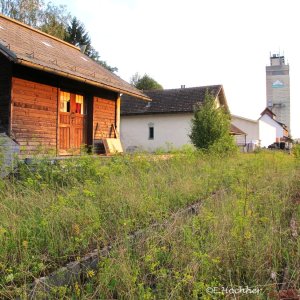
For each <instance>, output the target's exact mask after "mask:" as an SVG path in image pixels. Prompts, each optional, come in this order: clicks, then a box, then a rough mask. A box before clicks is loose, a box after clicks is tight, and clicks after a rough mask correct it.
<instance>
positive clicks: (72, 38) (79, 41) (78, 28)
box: [65, 17, 118, 72]
mask: <svg viewBox="0 0 300 300" xmlns="http://www.w3.org/2000/svg"><path fill="white" fill-rule="evenodd" d="M65 41H67V42H69V43H71V44H73V45H76V46H79V47H84V53H85V54H86V55H87V56H89V57H90V58H92V59H93V60H94V61H96V62H97V63H98V64H100V65H102V66H103V67H105V68H106V69H108V70H109V71H111V72H115V71H117V70H118V69H117V68H116V67H111V66H109V65H108V64H107V63H106V62H105V61H103V60H100V55H99V53H98V51H96V50H95V49H94V47H93V46H92V42H91V38H90V36H89V34H88V32H87V31H86V29H85V26H84V24H83V23H82V22H80V21H79V20H78V19H77V18H76V17H73V18H72V20H71V22H70V24H69V26H68V28H67V35H66V37H65Z"/></svg>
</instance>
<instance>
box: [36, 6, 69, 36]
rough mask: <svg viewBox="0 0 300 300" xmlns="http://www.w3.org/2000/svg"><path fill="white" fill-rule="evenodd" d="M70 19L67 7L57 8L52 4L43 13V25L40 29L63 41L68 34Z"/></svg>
mask: <svg viewBox="0 0 300 300" xmlns="http://www.w3.org/2000/svg"><path fill="white" fill-rule="evenodd" d="M70 19H71V15H70V13H69V12H68V11H67V10H66V6H64V5H60V6H55V5H52V4H51V2H50V3H48V4H47V7H46V8H45V9H44V10H43V12H42V13H41V25H40V28H39V29H40V30H42V31H43V32H45V33H48V34H50V35H52V36H55V37H57V38H59V39H61V40H65V38H66V37H67V34H68V32H67V28H68V23H69V20H70Z"/></svg>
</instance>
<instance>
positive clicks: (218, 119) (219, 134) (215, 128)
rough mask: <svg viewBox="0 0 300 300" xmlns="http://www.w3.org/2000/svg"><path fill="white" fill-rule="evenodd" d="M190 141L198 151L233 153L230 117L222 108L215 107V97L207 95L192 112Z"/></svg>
mask: <svg viewBox="0 0 300 300" xmlns="http://www.w3.org/2000/svg"><path fill="white" fill-rule="evenodd" d="M190 139H191V141H192V143H193V144H194V145H195V147H196V148H198V149H204V150H208V149H212V150H213V151H217V152H218V153H221V152H223V151H224V152H225V153H229V152H230V151H235V148H236V147H234V141H233V139H232V137H231V136H230V116H229V114H228V113H227V112H226V111H225V110H224V109H223V108H222V107H219V108H217V107H216V101H215V97H214V96H212V95H210V94H208V93H206V95H205V99H204V103H203V104H199V105H198V107H197V108H196V110H195V112H194V117H193V119H192V130H191V134H190Z"/></svg>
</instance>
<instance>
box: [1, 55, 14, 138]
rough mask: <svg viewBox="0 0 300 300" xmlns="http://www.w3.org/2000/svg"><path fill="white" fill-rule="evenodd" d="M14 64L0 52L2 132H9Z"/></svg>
mask: <svg viewBox="0 0 300 300" xmlns="http://www.w3.org/2000/svg"><path fill="white" fill-rule="evenodd" d="M11 76H12V66H11V63H10V62H9V61H8V59H7V58H5V57H4V56H3V55H1V54H0V132H5V133H8V132H9V106H10V105H9V104H10V89H11Z"/></svg>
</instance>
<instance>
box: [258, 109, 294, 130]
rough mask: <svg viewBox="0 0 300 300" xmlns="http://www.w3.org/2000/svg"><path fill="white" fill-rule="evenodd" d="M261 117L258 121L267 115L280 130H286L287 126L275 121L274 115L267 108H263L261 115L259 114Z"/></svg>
mask: <svg viewBox="0 0 300 300" xmlns="http://www.w3.org/2000/svg"><path fill="white" fill-rule="evenodd" d="M260 115H261V117H260V118H259V119H258V120H260V119H261V118H262V117H263V116H264V115H267V116H269V117H270V118H271V119H272V120H273V121H274V122H276V123H277V124H279V125H280V126H281V127H282V128H284V129H285V130H288V128H287V126H286V125H285V124H284V123H282V122H279V121H277V120H276V115H275V114H274V113H273V112H272V110H270V109H269V108H268V107H267V108H265V109H264V110H263V111H262V113H261V114H260Z"/></svg>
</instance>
